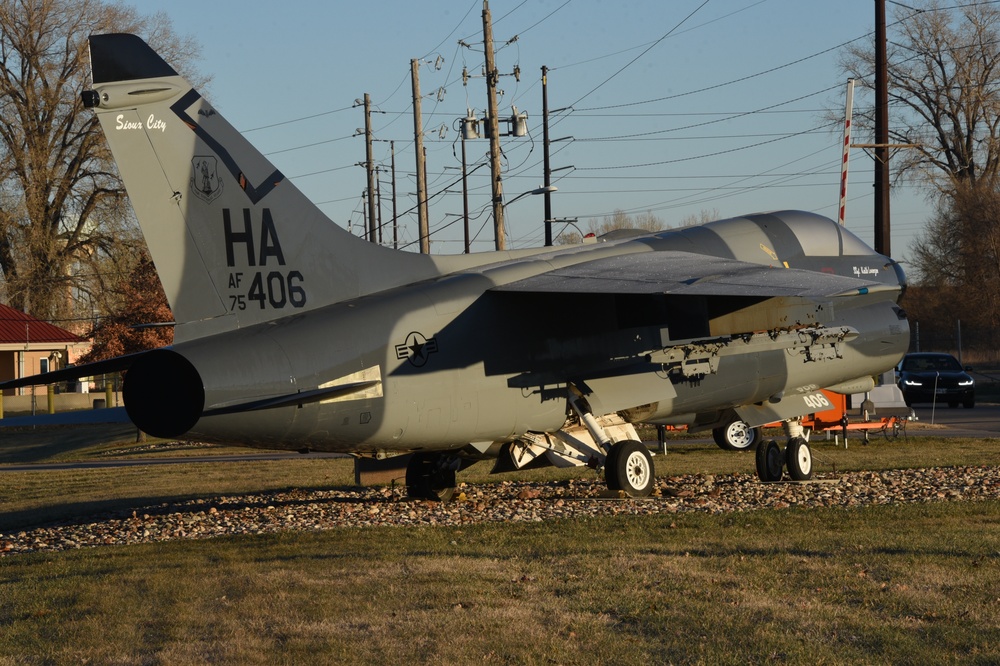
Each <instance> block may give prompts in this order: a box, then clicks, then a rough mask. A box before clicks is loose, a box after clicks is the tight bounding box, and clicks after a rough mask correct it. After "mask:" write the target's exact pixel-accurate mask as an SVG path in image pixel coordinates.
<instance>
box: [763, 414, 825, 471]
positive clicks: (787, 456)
mask: <svg viewBox="0 0 1000 666" xmlns="http://www.w3.org/2000/svg"><path fill="white" fill-rule="evenodd" d="M785 431H786V432H787V433H788V434H789V438H788V444H786V445H785V449H784V451H782V449H781V447H780V446H779V445H778V443H777V442H776V441H774V440H773V439H772V440H768V441H761V442H760V443H759V444H757V460H756V462H757V478H759V479H760V480H761V481H764V482H767V483H773V482H775V481H781V474H782V470H783V469H785V468H787V469H788V476H789V477H790V478H791V479H792V480H793V481H808V480H809V479H811V478H812V475H813V464H812V451H810V449H809V442H808V441H806V439H805V438H804V437H802V425H801V424H795V423H786V424H785Z"/></svg>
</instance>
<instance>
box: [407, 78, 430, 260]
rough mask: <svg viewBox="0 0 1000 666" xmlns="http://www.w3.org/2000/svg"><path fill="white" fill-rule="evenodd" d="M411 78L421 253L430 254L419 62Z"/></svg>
mask: <svg viewBox="0 0 1000 666" xmlns="http://www.w3.org/2000/svg"><path fill="white" fill-rule="evenodd" d="M410 79H411V80H412V81H413V134H414V153H416V156H417V229H418V231H417V233H418V234H419V238H420V253H421V254H430V252H431V240H430V231H429V227H428V223H427V190H426V184H427V168H426V165H425V163H424V129H423V119H422V118H421V115H420V75H419V63H418V61H417V60H416V59H414V60H411V61H410Z"/></svg>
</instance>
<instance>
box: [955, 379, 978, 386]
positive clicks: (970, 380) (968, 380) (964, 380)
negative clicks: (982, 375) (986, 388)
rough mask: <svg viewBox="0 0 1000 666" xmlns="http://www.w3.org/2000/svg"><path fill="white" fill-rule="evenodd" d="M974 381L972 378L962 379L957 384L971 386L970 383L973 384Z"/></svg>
mask: <svg viewBox="0 0 1000 666" xmlns="http://www.w3.org/2000/svg"><path fill="white" fill-rule="evenodd" d="M975 383H976V382H975V380H973V379H963V380H962V381H960V382H959V383H958V385H959V386H972V385H974V384H975Z"/></svg>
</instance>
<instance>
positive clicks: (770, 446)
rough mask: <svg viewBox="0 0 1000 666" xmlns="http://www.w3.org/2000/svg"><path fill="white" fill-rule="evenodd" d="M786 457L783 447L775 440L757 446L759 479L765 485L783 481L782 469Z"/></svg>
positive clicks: (762, 442)
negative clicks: (782, 450) (783, 454)
mask: <svg viewBox="0 0 1000 666" xmlns="http://www.w3.org/2000/svg"><path fill="white" fill-rule="evenodd" d="M784 463H785V461H784V456H782V455H781V447H780V446H778V443H777V442H776V441H774V440H773V439H771V440H768V441H766V442H764V441H761V442H760V443H758V444H757V478H758V479H760V480H761V481H764V482H765V483H772V482H774V481H781V468H782V467H783V466H784Z"/></svg>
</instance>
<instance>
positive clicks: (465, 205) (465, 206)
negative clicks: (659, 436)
mask: <svg viewBox="0 0 1000 666" xmlns="http://www.w3.org/2000/svg"><path fill="white" fill-rule="evenodd" d="M465 164H466V162H465V124H464V123H463V124H462V219H463V220H464V221H465V225H464V226H465V253H466V254H469V252H470V249H469V181H468V178H467V174H466V171H465Z"/></svg>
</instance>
